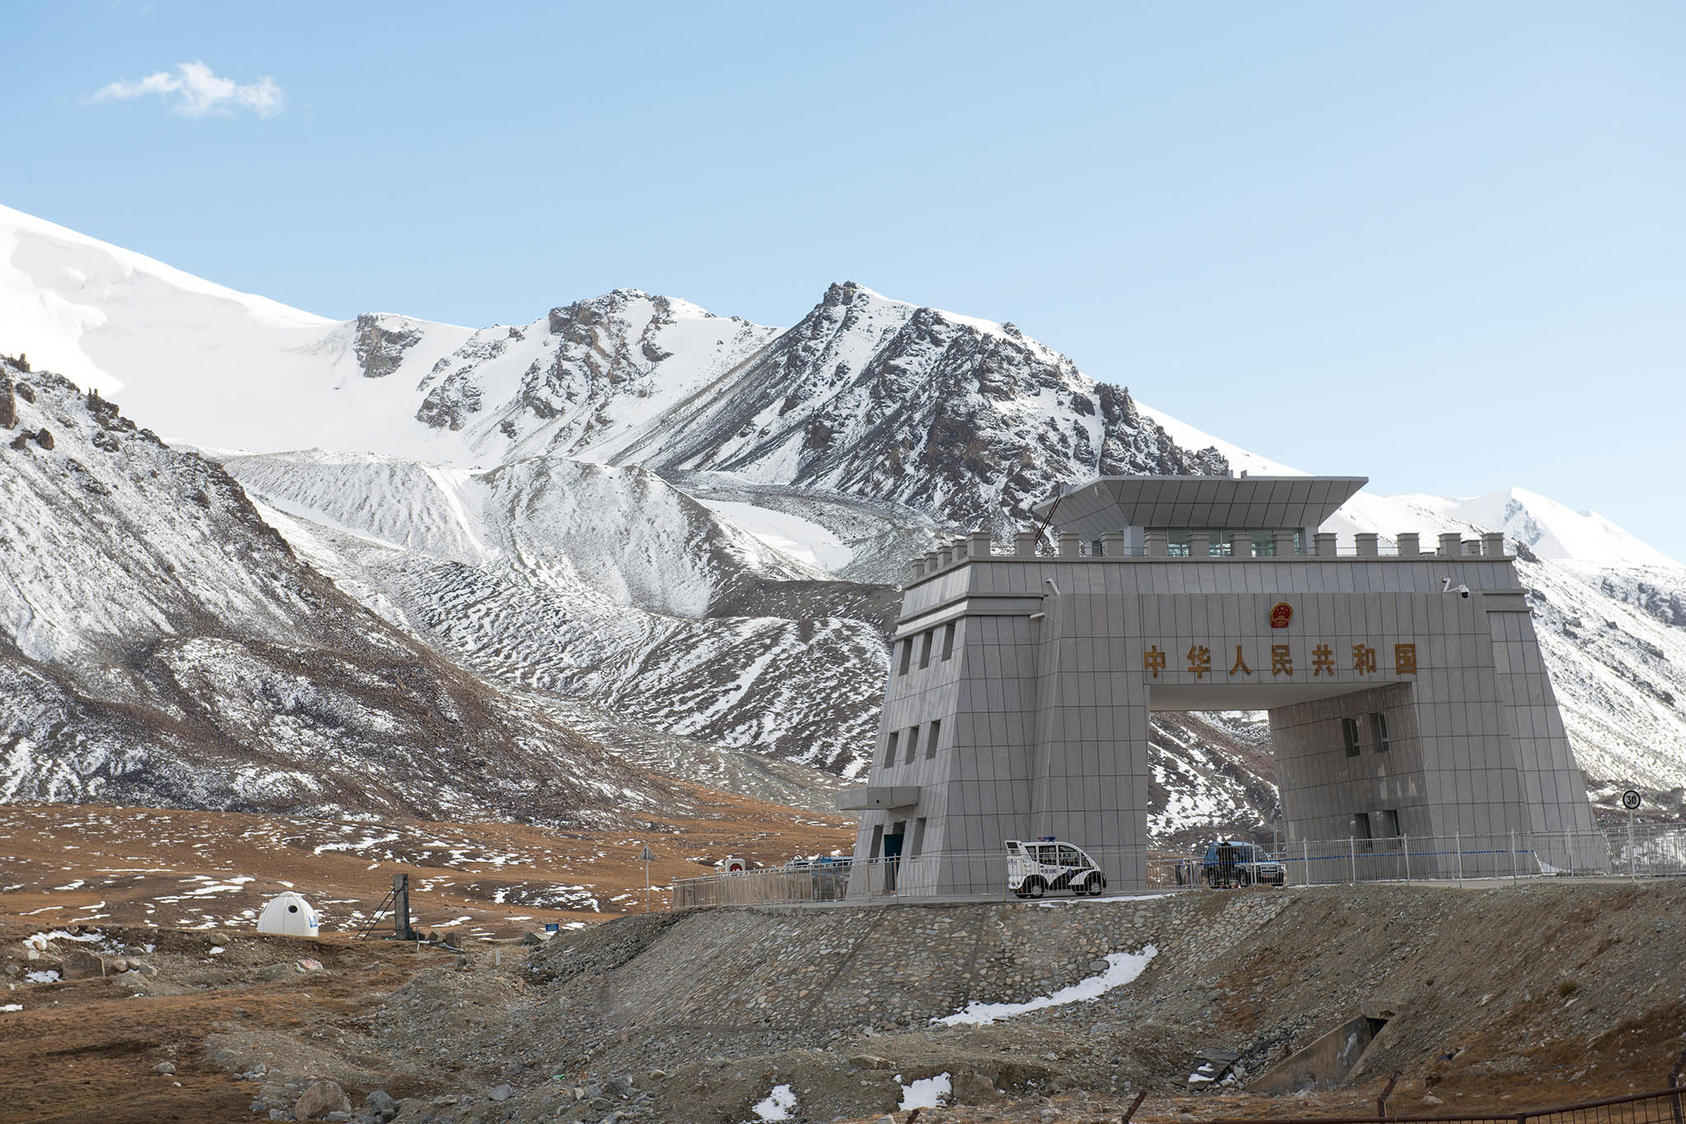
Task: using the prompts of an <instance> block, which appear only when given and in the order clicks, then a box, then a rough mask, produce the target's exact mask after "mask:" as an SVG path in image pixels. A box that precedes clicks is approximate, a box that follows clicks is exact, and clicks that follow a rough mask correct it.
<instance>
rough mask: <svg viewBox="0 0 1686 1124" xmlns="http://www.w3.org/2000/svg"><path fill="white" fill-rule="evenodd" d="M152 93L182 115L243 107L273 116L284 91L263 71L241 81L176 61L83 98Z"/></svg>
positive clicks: (122, 98) (92, 99) (124, 98)
mask: <svg viewBox="0 0 1686 1124" xmlns="http://www.w3.org/2000/svg"><path fill="white" fill-rule="evenodd" d="M154 94H156V95H157V96H159V97H163V98H173V99H174V101H175V104H174V105H173V106H171V108H172V109H173V110H174V111H175V112H177V113H179V114H181V115H182V116H183V117H204V116H206V115H207V114H211V113H225V114H226V113H233V112H234V111H235V110H237V109H247V110H250V111H252V112H253V113H255V114H257V115H258V116H259V117H274V116H275V115H276V114H277V113H280V112H281V110H282V109H283V108H285V106H286V95H285V94H284V93H282V90H281V86H280V84H279V83H277V82H276V81H275V79H273V78H271V77H269V76H268V75H265V76H264V77H262V78H259V79H258V80H257V81H256V82H248V83H246V84H244V85H242V84H240V83H238V82H236V81H234V80H233V79H232V78H223V77H220V76H219V75H217V74H214V73H212V71H211V68H210V67H208V66H206V65H205V64H204V63H202V62H184V63H178V64H177V65H176V69H175V73H173V74H172V73H171V72H170V71H167V70H160V71H159V72H158V73H156V74H148V75H147V76H146V77H145V78H142V79H141V80H140V81H138V82H125V81H122V80H119V81H116V82H112V83H109V84H108V85H106V86H103V87H101V88H100V89H99V90H96V91H95V92H94V93H92V94H89V95H88V97H87V98H86V99H85V100H87V101H89V102H100V101H132V100H133V99H135V98H143V97H149V96H151V95H154Z"/></svg>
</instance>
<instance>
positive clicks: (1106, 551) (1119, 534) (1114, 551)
mask: <svg viewBox="0 0 1686 1124" xmlns="http://www.w3.org/2000/svg"><path fill="white" fill-rule="evenodd" d="M1101 553H1102V555H1103V556H1104V557H1107V558H1122V557H1124V532H1123V531H1109V532H1107V533H1106V534H1104V535H1102V536H1101Z"/></svg>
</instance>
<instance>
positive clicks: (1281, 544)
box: [1270, 531, 1294, 558]
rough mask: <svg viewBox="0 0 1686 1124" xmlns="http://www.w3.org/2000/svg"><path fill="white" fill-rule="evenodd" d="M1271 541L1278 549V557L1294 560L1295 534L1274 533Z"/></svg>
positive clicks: (1285, 532)
mask: <svg viewBox="0 0 1686 1124" xmlns="http://www.w3.org/2000/svg"><path fill="white" fill-rule="evenodd" d="M1270 541H1271V543H1272V545H1274V546H1275V548H1276V557H1278V558H1292V557H1293V556H1294V532H1292V531H1272V532H1271V533H1270Z"/></svg>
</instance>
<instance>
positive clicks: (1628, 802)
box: [1622, 788, 1639, 812]
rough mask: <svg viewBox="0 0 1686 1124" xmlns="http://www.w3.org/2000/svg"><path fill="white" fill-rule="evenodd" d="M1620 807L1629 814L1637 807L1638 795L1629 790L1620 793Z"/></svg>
mask: <svg viewBox="0 0 1686 1124" xmlns="http://www.w3.org/2000/svg"><path fill="white" fill-rule="evenodd" d="M1622 807H1624V808H1626V809H1627V810H1628V811H1630V812H1631V811H1633V810H1634V809H1635V808H1637V807H1639V793H1637V792H1635V791H1633V789H1631V788H1630V789H1628V790H1627V791H1626V792H1624V793H1622Z"/></svg>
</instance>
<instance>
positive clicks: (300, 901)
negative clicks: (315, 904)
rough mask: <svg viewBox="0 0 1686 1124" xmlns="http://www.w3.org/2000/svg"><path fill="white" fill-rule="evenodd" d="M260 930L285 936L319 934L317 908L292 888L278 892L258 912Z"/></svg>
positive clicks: (311, 935)
mask: <svg viewBox="0 0 1686 1124" xmlns="http://www.w3.org/2000/svg"><path fill="white" fill-rule="evenodd" d="M258 932H260V933H279V934H280V935H282V936H284V937H314V936H316V935H317V920H316V910H314V909H312V908H311V905H310V903H309V902H307V901H305V900H304V898H303V896H302V895H299V894H295V893H293V892H292V891H291V890H289V891H287V892H286V893H285V894H277V895H276V896H275V897H273V898H270V899H269V902H268V904H266V905H265V906H264V907H263V912H261V913H259V914H258Z"/></svg>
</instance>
